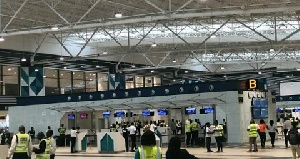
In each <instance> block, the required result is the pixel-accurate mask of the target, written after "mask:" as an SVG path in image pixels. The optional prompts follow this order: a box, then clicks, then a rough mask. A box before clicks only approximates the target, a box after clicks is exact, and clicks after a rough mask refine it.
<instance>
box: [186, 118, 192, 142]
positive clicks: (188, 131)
mask: <svg viewBox="0 0 300 159" xmlns="http://www.w3.org/2000/svg"><path fill="white" fill-rule="evenodd" d="M191 122H192V120H187V121H186V123H185V133H186V145H187V146H189V145H190V141H191Z"/></svg>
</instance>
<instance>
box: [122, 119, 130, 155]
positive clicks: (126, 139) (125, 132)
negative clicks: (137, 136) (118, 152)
mask: <svg viewBox="0 0 300 159" xmlns="http://www.w3.org/2000/svg"><path fill="white" fill-rule="evenodd" d="M122 133H123V137H124V139H125V147H126V152H128V137H129V131H128V129H127V125H126V124H124V126H123V129H122Z"/></svg>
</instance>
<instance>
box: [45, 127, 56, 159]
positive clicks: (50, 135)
mask: <svg viewBox="0 0 300 159" xmlns="http://www.w3.org/2000/svg"><path fill="white" fill-rule="evenodd" d="M46 138H47V139H48V140H50V159H54V158H55V151H56V141H55V139H54V138H53V130H50V131H48V132H47V133H46Z"/></svg>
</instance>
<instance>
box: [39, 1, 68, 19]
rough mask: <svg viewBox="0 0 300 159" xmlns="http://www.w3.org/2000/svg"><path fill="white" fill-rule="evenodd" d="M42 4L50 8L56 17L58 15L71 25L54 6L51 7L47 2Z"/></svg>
mask: <svg viewBox="0 0 300 159" xmlns="http://www.w3.org/2000/svg"><path fill="white" fill-rule="evenodd" d="M41 1H42V2H44V3H45V4H46V6H48V7H49V8H50V9H51V10H52V11H53V12H54V13H55V14H56V15H58V16H59V17H60V18H61V19H62V20H63V21H65V22H66V23H67V24H70V23H69V21H68V20H67V19H66V18H64V17H63V16H62V15H61V14H60V13H58V12H57V11H56V10H55V9H54V8H53V7H52V6H50V5H49V4H48V3H47V2H46V1H45V0H41Z"/></svg>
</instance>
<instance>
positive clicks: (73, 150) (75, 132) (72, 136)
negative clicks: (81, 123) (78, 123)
mask: <svg viewBox="0 0 300 159" xmlns="http://www.w3.org/2000/svg"><path fill="white" fill-rule="evenodd" d="M77 133H78V132H77V130H76V128H75V127H72V130H71V153H75V152H76V150H75V145H76V138H77Z"/></svg>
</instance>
